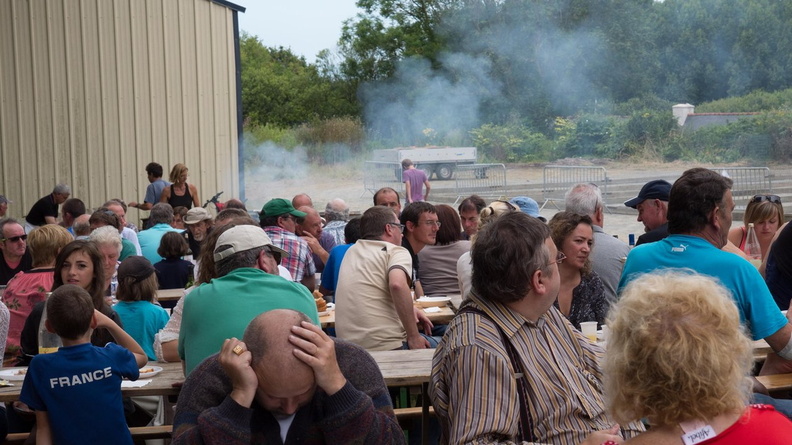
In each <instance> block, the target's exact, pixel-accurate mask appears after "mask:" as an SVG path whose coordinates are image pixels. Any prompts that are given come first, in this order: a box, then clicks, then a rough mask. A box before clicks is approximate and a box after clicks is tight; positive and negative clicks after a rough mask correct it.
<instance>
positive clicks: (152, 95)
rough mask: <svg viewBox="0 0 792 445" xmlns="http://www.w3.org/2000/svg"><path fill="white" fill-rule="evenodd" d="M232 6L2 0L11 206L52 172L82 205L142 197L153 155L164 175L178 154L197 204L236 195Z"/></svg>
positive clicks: (0, 126)
mask: <svg viewBox="0 0 792 445" xmlns="http://www.w3.org/2000/svg"><path fill="white" fill-rule="evenodd" d="M232 14H233V12H232V11H231V10H230V9H228V8H226V7H224V6H221V5H217V4H214V3H212V2H211V1H209V0H167V1H163V0H59V1H49V0H3V1H0V175H2V178H0V194H5V195H6V196H7V197H8V198H9V199H11V200H12V201H14V203H13V204H11V206H10V209H9V213H10V214H11V215H12V216H15V217H22V216H23V215H24V214H26V213H27V211H28V210H29V209H30V207H31V206H32V205H33V203H34V202H35V201H36V200H37V199H39V198H40V197H41V196H44V195H46V194H48V193H49V192H50V191H51V190H52V187H53V186H54V185H55V184H57V183H58V182H65V183H67V184H69V185H71V187H72V196H73V197H76V198H80V199H82V200H83V201H84V202H85V203H86V205H87V206H88V207H97V206H99V205H101V204H102V203H103V202H104V201H106V200H107V199H108V198H117V197H120V198H123V199H125V200H127V201H142V200H143V196H144V194H145V190H146V186H148V180H147V179H146V175H145V171H144V168H145V166H146V164H148V163H149V162H151V161H156V162H159V163H160V164H162V165H163V168H164V169H165V176H166V178H167V172H168V171H169V170H170V167H171V166H172V165H173V164H176V163H178V162H182V163H184V164H186V165H187V167H188V168H189V169H190V178H189V179H188V182H190V183H194V184H196V186H197V187H198V191H199V194H200V198H201V200H202V202H203V201H205V200H206V199H208V198H210V197H211V196H212V195H214V194H215V193H216V192H218V191H220V190H223V191H224V192H225V193H224V195H223V198H224V199H229V198H232V197H237V196H239V182H238V178H239V171H238V164H237V156H238V145H237V144H238V141H237V134H236V132H237V122H236V107H237V104H236V80H235V74H234V73H235V72H234V35H233V31H234V30H233V16H232ZM141 213H147V212H141ZM139 216H145V215H138V211H137V210H136V209H130V212H129V218H130V219H131V220H135V219H136V218H138V217H139Z"/></svg>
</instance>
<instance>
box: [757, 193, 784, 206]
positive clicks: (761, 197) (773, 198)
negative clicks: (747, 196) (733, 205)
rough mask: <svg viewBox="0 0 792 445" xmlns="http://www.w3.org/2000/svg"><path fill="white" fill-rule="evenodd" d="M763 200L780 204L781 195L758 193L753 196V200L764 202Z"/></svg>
mask: <svg viewBox="0 0 792 445" xmlns="http://www.w3.org/2000/svg"><path fill="white" fill-rule="evenodd" d="M762 201H770V202H772V203H773V204H778V203H780V202H781V197H780V196H778V195H756V196H754V197H753V198H751V202H762Z"/></svg>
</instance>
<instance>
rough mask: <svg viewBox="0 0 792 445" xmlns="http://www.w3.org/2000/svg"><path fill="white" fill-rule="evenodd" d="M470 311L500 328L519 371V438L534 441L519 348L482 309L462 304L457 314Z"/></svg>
mask: <svg viewBox="0 0 792 445" xmlns="http://www.w3.org/2000/svg"><path fill="white" fill-rule="evenodd" d="M468 312H469V313H474V314H478V315H479V316H481V317H483V318H486V319H487V320H490V321H491V322H492V324H494V325H495V328H496V329H498V333H499V334H500V338H501V342H502V343H503V346H504V347H505V348H506V351H507V352H508V354H509V360H510V361H511V364H512V368H514V372H515V373H517V375H516V376H515V377H516V379H517V392H518V399H519V402H520V425H519V437H518V438H517V439H518V440H520V441H524V442H534V441H535V437H534V434H533V422H532V420H531V412H530V410H529V408H528V384H527V383H526V380H525V379H526V378H527V376H526V374H525V370H524V369H523V366H522V363H521V362H520V359H519V356H518V354H517V350H516V349H515V347H514V345H512V344H511V342H509V341H507V340H506V334H505V333H504V332H503V329H501V327H500V326H499V325H498V323H496V322H495V320H493V319H492V317H490V316H489V315H487V313H486V312H484V311H482V310H481V309H478V308H475V307H473V306H471V305H469V304H468V305H464V306H462V308H460V309H459V311H458V312H457V315H459V314H463V313H468Z"/></svg>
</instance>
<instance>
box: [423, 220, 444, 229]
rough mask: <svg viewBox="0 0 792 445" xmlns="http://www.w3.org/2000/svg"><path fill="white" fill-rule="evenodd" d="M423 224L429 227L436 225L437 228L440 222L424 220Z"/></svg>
mask: <svg viewBox="0 0 792 445" xmlns="http://www.w3.org/2000/svg"><path fill="white" fill-rule="evenodd" d="M423 224H426V225H427V226H429V227H432V226H437V228H438V229H439V228H440V224H441V223H440V221H424V222H423Z"/></svg>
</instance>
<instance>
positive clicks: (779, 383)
mask: <svg viewBox="0 0 792 445" xmlns="http://www.w3.org/2000/svg"><path fill="white" fill-rule="evenodd" d="M756 380H759V382H760V383H761V384H762V385H764V386H765V388H767V391H768V392H769V393H771V394H772V393H773V392H777V391H790V390H792V373H789V374H773V375H761V376H758V377H756Z"/></svg>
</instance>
